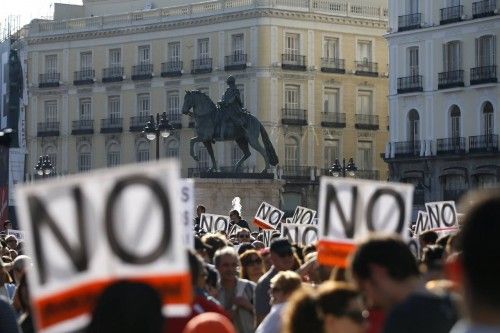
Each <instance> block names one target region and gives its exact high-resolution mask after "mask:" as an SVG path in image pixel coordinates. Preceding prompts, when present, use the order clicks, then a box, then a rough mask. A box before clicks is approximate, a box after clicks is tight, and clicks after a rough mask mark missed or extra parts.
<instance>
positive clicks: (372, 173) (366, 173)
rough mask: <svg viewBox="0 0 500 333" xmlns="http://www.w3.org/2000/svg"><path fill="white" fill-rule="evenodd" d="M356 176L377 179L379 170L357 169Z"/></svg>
mask: <svg viewBox="0 0 500 333" xmlns="http://www.w3.org/2000/svg"><path fill="white" fill-rule="evenodd" d="M356 178H361V179H372V180H379V179H380V172H379V171H378V170H357V171H356Z"/></svg>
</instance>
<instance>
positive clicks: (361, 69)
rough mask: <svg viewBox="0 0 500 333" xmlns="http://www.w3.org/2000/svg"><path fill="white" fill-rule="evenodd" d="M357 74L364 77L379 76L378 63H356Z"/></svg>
mask: <svg viewBox="0 0 500 333" xmlns="http://www.w3.org/2000/svg"><path fill="white" fill-rule="evenodd" d="M354 68H355V74H356V75H363V76H378V63H376V62H371V61H355V62H354Z"/></svg>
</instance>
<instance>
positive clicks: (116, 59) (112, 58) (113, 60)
mask: <svg viewBox="0 0 500 333" xmlns="http://www.w3.org/2000/svg"><path fill="white" fill-rule="evenodd" d="M121 64H122V50H121V49H111V50H109V67H120V66H121Z"/></svg>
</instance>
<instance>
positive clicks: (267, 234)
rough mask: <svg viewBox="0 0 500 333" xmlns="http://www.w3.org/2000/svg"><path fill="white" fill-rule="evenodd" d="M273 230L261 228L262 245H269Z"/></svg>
mask: <svg viewBox="0 0 500 333" xmlns="http://www.w3.org/2000/svg"><path fill="white" fill-rule="evenodd" d="M273 231H274V230H262V231H261V232H262V243H264V245H265V246H266V247H270V246H271V236H272V235H273Z"/></svg>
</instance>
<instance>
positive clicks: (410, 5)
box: [406, 0, 419, 14]
mask: <svg viewBox="0 0 500 333" xmlns="http://www.w3.org/2000/svg"><path fill="white" fill-rule="evenodd" d="M418 1H419V0H406V13H407V14H417V13H418Z"/></svg>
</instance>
